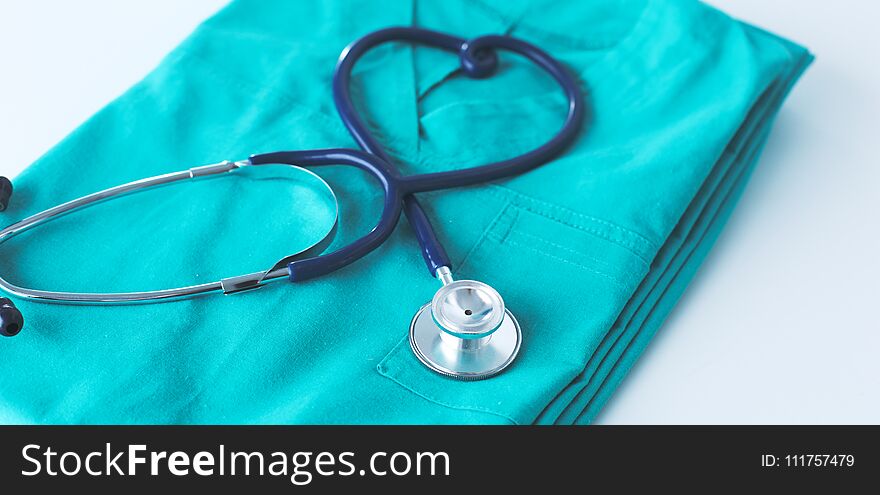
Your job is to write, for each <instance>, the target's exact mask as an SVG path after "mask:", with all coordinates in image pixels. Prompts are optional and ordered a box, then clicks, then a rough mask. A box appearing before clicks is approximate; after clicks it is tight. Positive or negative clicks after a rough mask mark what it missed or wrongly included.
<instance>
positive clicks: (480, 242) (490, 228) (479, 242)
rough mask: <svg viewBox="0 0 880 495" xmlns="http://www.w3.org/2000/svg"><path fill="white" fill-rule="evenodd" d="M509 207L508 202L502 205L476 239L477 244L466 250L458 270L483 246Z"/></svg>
mask: <svg viewBox="0 0 880 495" xmlns="http://www.w3.org/2000/svg"><path fill="white" fill-rule="evenodd" d="M510 206H511V203H510V201H508V202H506V203H504V206H503V207H501V212H499V213H498V214H497V215H495V218H494V219H492V222H491V223H489V226H488V227H486V230H484V231H483V233H482V234H481V235H480V238H479V239H477V242H475V243H474V245H473V246H472V247H471V248H470V250H468V252H467V254H465V255H464V258H462V259H461V262H460V263H459V264H458V268H459V269H461V268H464V267H465V266H466V265H467V262H468V260H469V259H470V257H471V255H472V254H474V252H475V251H476V250H477V249H479V248H480V247H481V246H482V245H483V243H484V242H485V241H486V238H487V237H488V236H489V235H490V233H491V232H492V231H493V230H494V229H495V226H496V225H498V222H499V221H501V219H502V218H504V216H505V215H506V214H507V211H508V210H509V209H510ZM511 228H513V226H511Z"/></svg>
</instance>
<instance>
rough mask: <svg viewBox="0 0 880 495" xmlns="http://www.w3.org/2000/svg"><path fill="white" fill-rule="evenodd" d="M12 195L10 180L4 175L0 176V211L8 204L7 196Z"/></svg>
mask: <svg viewBox="0 0 880 495" xmlns="http://www.w3.org/2000/svg"><path fill="white" fill-rule="evenodd" d="M11 197H12V182H10V181H9V179H7V178H6V177H0V211H3V210H5V209H6V207H7V206H9V198H11Z"/></svg>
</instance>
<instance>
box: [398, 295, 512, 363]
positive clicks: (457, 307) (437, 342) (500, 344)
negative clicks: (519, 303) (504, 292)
mask: <svg viewBox="0 0 880 495" xmlns="http://www.w3.org/2000/svg"><path fill="white" fill-rule="evenodd" d="M409 342H410V346H411V347H412V350H413V353H414V354H415V355H416V357H417V358H418V359H419V361H421V362H422V363H423V364H424V365H425V366H427V367H428V368H430V369H431V370H433V371H435V372H437V373H440V374H442V375H445V376H448V377H451V378H457V379H460V380H481V379H484V378H489V377H492V376H494V375H497V374H498V373H500V372H501V371H503V370H504V369H505V368H507V367H508V366H509V365H510V364H511V363H512V362H513V360H514V358H516V355H517V354H518V353H519V348H520V345H521V343H522V331H521V330H520V326H519V322H517V321H516V318H514V316H513V314H512V313H511V312H510V310H508V309H507V308H506V307H505V306H504V301H503V299H501V296H500V295H499V294H498V292H497V291H495V289H493V288H492V287H490V286H489V285H487V284H484V283H482V282H477V281H475V280H459V281H455V282H451V281H449V282H448V283H446V284H445V285H444V286H443V287H441V288H440V290H439V291H437V294H436V295H435V296H434V298H433V300H432V301H431V302H430V303H428V304H425V305H424V306H422V307H421V308H420V309H419V311H418V312H417V313H416V315H415V317H413V320H412V323H411V324H410V329H409Z"/></svg>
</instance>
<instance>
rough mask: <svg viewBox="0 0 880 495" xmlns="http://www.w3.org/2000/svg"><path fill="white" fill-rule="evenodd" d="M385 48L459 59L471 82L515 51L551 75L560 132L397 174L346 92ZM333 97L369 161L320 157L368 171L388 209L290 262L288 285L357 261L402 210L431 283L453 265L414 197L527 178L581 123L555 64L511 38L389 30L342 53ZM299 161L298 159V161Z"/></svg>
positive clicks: (292, 157)
mask: <svg viewBox="0 0 880 495" xmlns="http://www.w3.org/2000/svg"><path fill="white" fill-rule="evenodd" d="M390 41H409V42H417V43H419V44H424V45H428V46H433V47H436V48H440V49H444V50H447V51H452V52H456V53H458V55H459V59H460V61H461V70H462V71H463V72H464V73H465V74H466V75H468V76H469V77H474V78H483V77H487V76H489V75H491V74H492V72H494V71H495V69H496V68H497V65H498V59H497V55H496V54H495V52H494V50H495V49H499V48H500V49H504V50H508V51H512V52H515V53H517V54H519V55H522V56H524V57H526V58H527V59H529V60H530V61H532V62H533V63H535V64H536V65H537V66H539V67H540V68H542V69H544V70H545V71H546V72H547V73H549V74H550V75H551V76H552V77H553V78H554V79H555V80H556V82H557V83H558V84H559V85H560V86H561V87H562V89H563V91H564V93H565V95H566V97H567V98H568V112H567V115H566V118H565V121H564V123H563V125H562V128H561V130H560V131H558V132H557V134H556V135H555V136H553V138H551V139H550V140H549V141H548V142H546V143H544V144H543V145H541V146H539V147H538V148H536V149H534V150H532V151H529V152H527V153H525V154H523V155H520V156H517V157H515V158H510V159H507V160H502V161H498V162H494V163H490V164H486V165H480V166H475V167H471V168H466V169H461V170H453V171H447V172H434V173H427V174H417V175H407V176H404V175H401V174H400V173H399V172H398V171H397V169H396V168H395V167H394V165H393V160H392V159H391V157H390V156H389V155H388V154H387V153H386V152H385V151H384V149H383V148H382V146H381V145H380V144H379V142H378V141H377V140H376V138H375V137H374V136H373V135H372V134H371V133H370V131H369V129H368V128H367V126H366V124H365V123H364V121H363V120H362V119H361V118H360V117H359V115H358V112H357V110H356V109H355V105H354V102H353V100H352V98H351V94H350V89H349V87H350V82H351V73H352V69H353V68H354V65H355V63H356V62H357V60H358V59H359V58H360V57H361V56H362V55H363V54H364V53H366V52H367V51H369V50H370V49H371V48H373V47H375V46H376V45H379V44H382V43H386V42H390ZM333 97H334V101H335V103H336V107H337V110H338V111H339V115H340V117H341V118H342V121H343V123H344V124H345V126H346V128H347V129H348V130H349V133H350V134H351V135H352V137H353V138H354V139H355V141H356V142H357V143H358V145H359V146H360V147H361V148H362V149H363V150H364V152H365V153H366V154H357V153H354V152H353V150H345V149H335V150H324V152H326V153H328V154H331V155H334V156H335V157H336V160H337V162H336V163H337V164H338V163H339V162H340V161H344V160H347V163H348V164H351V165H355V166H358V167H359V168H362V169H364V170H367V171H369V172H371V173H372V174H373V175H374V176H375V177H376V178H378V179H379V181H380V182H381V184H382V186H383V188H384V191H385V210H384V211H383V213H382V217H381V218H380V221H379V223H378V224H377V225H376V226H375V227H374V228H373V229H372V230H371V231H370V232H369V233H368V234H367V235H365V236H364V237H362V238H360V239H358V240H356V241H354V242H353V243H352V244H350V245H348V246H345V247H343V248H341V249H339V250H337V251H334V252H332V253H328V254H323V255H321V256H318V257H315V258H311V259H303V260H298V261H294V262H291V263H290V265H289V267H288V269H289V272H290V279H291V281H294V282H296V281H303V280H307V279H309V278H314V277H317V276H321V275H325V274H327V273H330V272H332V271H335V270H338V269H339V268H342V267H343V266H345V265H347V264H349V263H352V262H354V261H356V260H358V259H360V258H362V257H363V256H365V255H366V254H368V253H369V252H370V251H372V250H373V249H375V248H376V247H378V246H379V245H380V244H382V242H383V241H384V240H385V239H387V238H388V236H390V235H391V232H392V231H393V229H394V227H395V226H396V224H397V222H398V219H399V216H400V214H401V211H403V212H405V214H406V216H407V218H408V219H409V222H410V225H411V226H412V228H413V230H414V232H415V234H416V237H417V239H418V241H419V245H420V247H421V250H422V256H423V258H424V260H425V263H426V265H427V267H428V270H429V272H430V273H431V276H436V273H437V270H438V269H439V268H441V267H444V266H450V264H451V262H450V261H449V256H448V255H447V254H446V251H445V250H444V249H443V246H442V244H441V243H440V241H439V239H438V238H437V235H436V232H435V230H434V228H433V226H432V225H431V222H430V220H429V219H428V216H427V215H426V214H425V211H424V209H423V208H422V206H421V205H420V204H419V202H418V200H417V199H416V197H415V196H414V194H415V193H420V192H428V191H436V190H440V189H449V188H455V187H464V186H470V185H475V184H479V183H483V182H487V181H493V180H498V179H502V178H505V177H510V176H513V175H518V174H521V173H523V172H526V171H529V170H531V169H533V168H535V167H537V166H539V165H541V164H543V163H546V162H547V161H549V160H551V159H553V158H554V157H556V156H558V155H559V154H560V153H562V152H563V151H564V150H565V149H566V148H567V147H568V146H569V145H571V143H572V142H573V141H574V140H575V139H576V138H577V135H578V131H579V129H580V126H581V124H582V122H583V119H584V97H583V95H582V92H581V90H580V87H579V85H578V83H577V81H576V80H575V78H574V77H573V76H572V75H571V74H570V73H569V71H567V70H566V69H565V68H564V67H563V66H562V65H561V64H560V63H559V62H557V61H556V60H555V59H553V57H551V56H550V55H548V54H547V53H546V52H544V51H543V50H541V49H540V48H538V47H536V46H534V45H532V44H530V43H527V42H525V41H522V40H519V39H516V38H513V37H510V36H497V35H490V36H482V37H478V38H474V39H472V40H469V41H468V40H465V39H464V38H459V37H456V36H451V35H447V34H444V33H439V32H436V31H431V30H428V29H422V28H415V27H393V28H387V29H382V30H379V31H375V32H373V33H370V34H368V35H366V36H364V37H362V38H360V39H359V40H357V41H355V42H354V43H352V44H351V45H349V46H348V47H347V48H345V50H343V52H342V55H341V56H340V58H339V62H338V63H337V66H336V70H335V72H334V77H333ZM301 153H302V152H295V151H294V152H275V153H268V154H262V155H254V156H252V157H251V161H252V162H254V163H266V162H269V161H276V162H277V163H286V164H295V165H301V166H310V165H311V163H307V162H304V161H302V158H301V157H302V155H301ZM298 157H300V159H299V161H298V160H297V158H298ZM312 158H313V157H312ZM310 160H311V158H310ZM321 164H324V163H321Z"/></svg>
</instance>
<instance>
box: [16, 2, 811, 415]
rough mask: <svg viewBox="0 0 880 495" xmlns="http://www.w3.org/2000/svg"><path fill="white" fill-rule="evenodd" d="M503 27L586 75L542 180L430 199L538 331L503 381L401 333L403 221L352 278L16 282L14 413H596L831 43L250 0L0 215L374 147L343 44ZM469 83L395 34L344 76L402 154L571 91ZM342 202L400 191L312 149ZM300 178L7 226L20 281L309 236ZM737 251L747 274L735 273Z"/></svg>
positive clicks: (229, 265)
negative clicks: (19, 229) (578, 109)
mask: <svg viewBox="0 0 880 495" xmlns="http://www.w3.org/2000/svg"><path fill="white" fill-rule="evenodd" d="M397 25H416V26H421V27H425V28H430V29H436V30H440V31H444V32H449V33H453V34H456V35H459V36H462V37H474V36H478V35H482V34H497V33H509V34H512V35H514V36H517V37H520V38H523V39H525V40H527V41H529V42H531V43H534V44H536V45H538V46H540V47H541V48H543V49H544V50H546V51H547V52H549V53H550V54H552V55H553V56H555V57H556V58H558V59H559V60H560V61H562V62H563V63H564V64H565V65H566V66H567V67H568V68H570V69H571V70H572V71H573V72H574V73H575V74H576V76H577V78H578V79H579V80H580V81H581V84H582V87H583V90H584V92H585V95H586V97H587V104H588V107H589V109H588V114H589V115H588V118H587V122H586V123H585V126H584V129H583V131H582V132H581V135H580V137H579V138H578V140H577V142H576V143H575V145H574V146H572V147H571V148H570V149H569V150H568V151H567V152H566V153H565V154H564V155H563V156H561V157H559V158H558V159H556V160H554V161H553V162H551V163H548V164H546V165H544V166H542V167H540V168H538V169H536V170H534V171H532V172H529V173H527V174H524V175H521V176H518V177H515V178H511V179H507V180H502V181H498V182H495V183H491V184H485V185H481V186H476V187H469V188H462V189H456V190H450V191H440V192H434V193H426V194H421V195H420V199H421V201H422V204H423V205H424V206H425V207H426V209H427V212H428V214H429V215H430V216H431V218H432V219H433V221H434V224H435V227H436V228H437V230H438V235H439V236H440V237H441V239H442V240H443V241H444V242H445V245H446V248H447V250H448V251H449V254H450V256H451V257H452V260H453V266H452V270H453V273H454V274H455V276H456V277H457V278H474V279H477V280H482V281H485V282H487V283H489V284H490V285H492V286H494V287H495V288H496V289H497V290H498V291H499V292H500V293H501V294H502V296H503V297H504V299H505V301H506V303H507V306H508V307H509V308H510V309H511V310H512V311H513V313H514V314H515V315H516V316H517V318H518V319H519V322H520V324H521V325H522V329H523V337H524V341H523V347H522V350H521V353H520V356H519V357H518V359H517V360H516V362H515V363H514V364H513V365H512V366H511V367H510V368H509V369H508V370H507V371H505V372H504V373H503V374H501V375H499V376H497V377H495V378H492V379H489V380H485V381H480V382H459V381H455V380H452V379H449V378H444V377H442V376H440V375H437V374H435V373H433V372H431V371H429V370H428V369H427V368H425V367H424V366H423V365H422V364H420V363H419V362H418V361H417V359H416V358H415V357H414V356H413V354H412V352H411V351H410V349H409V345H408V340H407V330H408V327H409V323H410V320H411V318H412V315H413V314H414V313H415V311H416V310H417V309H418V308H419V307H420V306H421V305H422V304H424V303H425V302H427V301H428V300H430V298H431V297H432V295H433V294H434V292H435V291H436V289H437V288H438V282H437V281H436V280H434V279H432V278H431V277H430V276H428V274H427V273H426V270H425V267H424V265H423V263H422V260H421V256H420V254H419V248H418V245H417V243H416V240H415V237H414V235H413V233H412V231H411V229H410V228H409V226H408V225H407V224H406V222H405V221H403V222H401V224H400V225H399V226H398V228H397V229H396V231H395V233H394V235H393V236H392V237H391V239H389V240H388V242H386V243H385V244H384V245H383V246H382V247H380V248H379V249H377V250H376V251H375V252H373V253H372V254H370V255H369V256H367V257H366V258H365V259H363V260H361V261H359V262H357V263H355V264H353V265H351V266H349V267H347V268H345V269H343V270H340V271H338V272H336V273H333V274H331V275H330V276H326V277H323V278H320V279H318V280H310V281H307V282H303V283H299V284H289V283H283V282H282V283H281V284H280V285H274V286H270V287H266V288H263V289H260V290H257V291H252V292H247V293H242V294H237V295H234V296H227V297H224V296H219V295H211V296H205V297H199V298H196V299H190V300H184V301H177V302H169V303H162V304H151V305H130V306H111V307H107V306H102V307H90V306H72V305H48V304H40V303H33V302H29V301H16V303H17V304H18V305H19V307H20V308H21V310H22V311H23V313H24V314H25V318H26V328H25V330H24V331H23V332H22V333H21V334H20V335H19V336H17V337H15V338H10V339H2V340H0V366H2V368H3V372H2V373H0V422H3V423H500V424H511V423H514V424H529V423H542V424H550V423H564V424H570V423H589V422H590V421H591V420H593V419H594V418H595V417H596V414H597V413H598V412H599V411H600V410H601V408H602V406H603V405H604V404H605V403H606V402H607V401H608V399H609V398H610V397H611V394H612V393H613V392H614V390H615V388H616V387H617V386H618V384H619V383H620V382H621V380H622V379H623V378H624V377H625V376H626V373H627V371H628V370H629V369H630V367H631V366H632V365H633V363H634V362H635V360H636V359H637V358H638V356H639V355H640V354H641V352H642V351H643V350H644V349H645V346H646V345H648V343H649V342H650V340H651V338H652V336H653V335H654V334H655V333H656V332H657V330H658V328H659V327H660V325H661V324H662V322H663V320H664V318H665V317H666V316H667V315H668V314H669V312H670V310H671V309H672V307H673V306H674V305H675V302H676V300H677V299H678V298H679V296H680V295H681V294H682V292H683V291H684V289H685V287H686V286H687V283H688V281H689V280H690V279H691V278H692V277H693V275H694V272H695V270H696V269H697V267H698V266H699V264H700V262H701V261H702V260H703V258H704V257H705V256H706V253H707V252H708V250H709V249H710V247H711V245H712V243H713V241H714V240H715V239H716V237H717V236H718V234H719V232H720V230H721V228H722V226H723V225H724V222H725V220H726V219H727V217H728V216H729V215H730V213H731V210H732V208H733V206H734V204H735V202H736V200H737V198H738V196H739V195H740V193H741V192H742V190H743V187H744V186H745V183H746V181H747V179H748V177H749V173H750V171H751V170H752V168H753V166H754V165H755V162H756V160H757V158H758V155H759V153H760V151H761V148H762V146H763V144H764V142H765V139H766V137H767V133H768V130H769V128H770V124H771V122H772V120H773V117H774V115H775V114H776V113H777V110H778V109H779V107H780V105H781V103H782V100H783V98H784V97H785V95H786V94H787V92H788V91H789V90H790V88H791V87H792V85H793V84H794V83H795V81H796V80H797V78H798V77H799V75H800V74H801V72H802V71H803V70H804V69H805V67H806V66H807V65H808V63H809V62H810V60H811V56H810V55H809V54H808V52H807V51H806V50H805V49H803V48H801V47H799V46H797V45H795V44H793V43H791V42H788V41H786V40H783V39H781V38H779V37H777V36H774V35H772V34H769V33H767V32H765V31H762V30H760V29H757V28H754V27H752V26H749V25H747V24H744V23H742V22H738V21H736V20H733V19H731V18H730V17H728V16H726V15H724V14H723V13H721V12H719V11H717V10H715V9H713V8H711V7H708V6H706V5H703V4H701V3H697V2H692V1H659V0H622V1H594V2H578V1H574V0H571V1H567V2H560V1H559V0H553V1H544V2H540V1H539V2H532V1H528V2H527V1H511V0H476V1H475V0H467V1H465V0H451V1H443V2H433V1H410V0H399V1H392V2H387V1H381V2H380V1H379V0H324V1H321V2H288V1H283V0H259V1H258V0H236V1H234V2H232V3H231V4H230V5H229V6H228V7H226V8H225V9H223V10H222V11H220V12H219V13H218V14H217V15H215V16H214V17H212V18H210V19H208V20H207V21H206V22H205V23H204V24H202V25H201V26H200V27H199V28H198V29H197V30H196V31H195V32H194V33H193V34H192V35H191V36H190V37H189V38H188V39H187V40H186V41H184V42H183V43H182V44H181V45H180V46H179V47H178V48H177V49H175V50H174V51H173V52H172V53H171V54H169V55H168V56H167V58H166V59H165V60H164V61H163V62H162V63H161V65H160V66H159V67H158V68H156V69H155V70H154V71H153V72H152V73H151V74H150V75H149V76H147V77H146V78H145V79H144V80H143V81H141V82H140V83H138V84H137V85H135V86H134V87H133V88H131V90H129V91H128V92H127V93H125V94H124V95H123V96H121V97H120V98H118V99H117V100H115V101H113V102H112V103H110V104H109V105H108V106H107V107H106V108H104V109H103V110H101V111H100V112H99V113H98V114H96V115H95V116H94V117H93V118H91V119H90V120H89V121H88V122H86V123H85V124H83V125H82V126H81V127H80V128H78V129H77V130H76V131H74V132H73V133H72V134H71V135H70V136H69V137H68V138H66V139H65V140H64V141H62V142H61V143H60V144H58V145H57V146H56V147H55V148H53V149H52V150H51V151H49V152H48V153H47V154H46V155H45V156H44V157H42V158H41V159H40V160H38V161H37V162H36V163H34V164H33V165H32V166H31V167H29V168H28V169H27V170H26V171H25V172H24V173H22V174H21V175H20V176H19V177H18V178H17V179H16V180H15V186H16V195H15V196H14V197H13V200H12V203H11V205H10V207H9V209H8V210H7V211H6V212H5V213H3V214H0V220H2V223H3V224H4V225H6V224H10V223H12V222H13V221H15V220H18V219H20V218H22V217H24V216H25V215H29V214H32V213H35V212H38V211H41V210H43V209H46V208H48V207H51V206H54V205H57V204H59V203H61V202H63V201H67V200H70V199H74V198H77V197H79V196H81V195H84V194H88V193H92V192H95V191H98V190H100V189H104V188H107V187H111V186H115V185H118V184H121V183H124V182H128V181H132V180H136V179H140V178H143V177H147V176H152V175H156V174H161V173H166V172H172V171H177V170H182V169H185V168H189V167H192V166H197V165H202V164H207V163H214V162H217V161H221V160H223V159H241V158H245V157H247V156H248V155H250V154H252V153H259V152H267V151H275V150H295V149H311V148H324V147H343V146H344V147H352V148H354V147H356V145H355V143H354V141H353V140H352V138H351V137H350V136H349V135H348V133H347V131H346V129H345V128H344V127H343V125H342V123H341V121H340V120H339V118H338V117H337V115H336V111H335V108H334V105H333V101H332V93H331V88H330V85H331V78H332V73H333V68H334V65H335V62H336V60H337V58H338V56H339V54H340V52H341V51H342V49H343V48H344V47H345V46H346V45H347V44H349V43H351V42H352V41H354V40H355V39H356V38H357V37H359V36H362V35H364V34H366V33H368V32H371V31H373V30H376V29H380V28H385V27H389V26H397ZM500 55H501V65H500V69H499V71H498V73H497V74H495V75H494V76H492V77H490V78H488V79H485V80H470V79H468V78H466V77H464V76H462V75H461V74H459V72H458V70H457V69H458V61H457V58H456V57H455V56H454V55H453V54H450V53H446V52H441V51H436V50H433V49H430V48H425V47H413V46H411V45H408V44H405V43H397V44H390V45H384V46H382V47H379V48H377V49H375V50H373V51H372V52H370V53H369V54H368V55H367V56H365V57H364V58H363V59H362V60H361V61H360V62H359V63H358V64H357V66H356V68H355V73H354V78H353V95H354V97H355V99H356V103H357V104H358V106H359V108H360V109H361V111H362V112H363V114H364V115H365V116H366V119H367V120H368V122H369V124H370V126H371V128H372V129H373V132H375V133H376V134H377V135H378V136H379V137H380V139H381V142H382V143H384V145H385V146H386V147H387V149H388V150H389V152H390V154H391V155H392V156H393V158H394V159H395V161H396V164H397V165H398V167H399V168H400V169H401V170H402V171H403V172H404V173H422V172H430V171H439V170H451V169H457V168H462V167H467V166H474V165H479V164H483V163H487V162H490V161H496V160H499V159H503V158H506V157H512V156H515V155H518V154H521V153H523V152H526V151H528V150H530V149H533V148H534V147H536V146H538V145H540V144H541V143H543V142H544V141H545V140H546V139H548V138H549V137H550V136H551V135H552V134H553V133H555V131H556V130H557V129H559V127H560V126H561V123H562V119H563V118H564V115H565V101H564V98H563V96H562V95H561V93H560V91H559V89H558V87H557V85H556V83H555V82H554V81H552V80H551V79H550V78H549V77H547V76H546V75H545V74H543V73H542V72H541V71H540V69H538V68H536V67H533V66H532V65H530V64H529V63H528V62H527V61H525V60H523V59H521V58H519V57H517V56H514V55H512V54H509V53H503V52H502V53H501V54H500ZM319 173H320V174H321V175H322V176H324V177H325V178H326V179H327V180H328V181H329V182H330V183H331V184H332V185H333V187H334V188H335V189H336V191H337V194H338V195H339V199H340V202H341V211H340V215H341V217H340V231H339V234H338V238H337V240H336V241H335V243H334V245H333V246H332V247H331V249H333V248H334V247H339V246H341V245H343V244H344V243H348V242H350V241H351V240H352V239H355V238H356V237H359V236H360V235H363V234H364V233H365V232H366V231H367V230H368V229H370V228H371V227H372V225H373V224H374V223H375V221H376V219H377V215H378V214H379V211H380V206H381V205H380V198H381V190H380V189H379V188H378V187H377V186H376V184H374V183H373V182H372V179H371V178H369V177H367V176H365V175H364V174H361V173H359V172H357V171H353V170H351V169H346V168H343V167H330V168H326V169H321V170H319ZM313 186H314V184H310V183H309V182H308V181H307V180H306V179H305V178H304V177H303V176H302V175H292V176H291V175H290V174H287V173H286V172H283V171H280V170H276V171H274V172H272V173H269V174H268V175H263V174H255V175H251V174H231V175H229V176H227V177H223V178H220V179H212V180H207V181H202V182H195V183H191V184H185V185H178V186H169V187H164V188H161V189H157V190H153V191H150V192H146V193H142V194H136V195H132V196H128V197H125V198H124V199H120V200H116V201H112V202H109V203H104V204H101V205H99V206H96V207H94V208H90V209H87V210H84V211H82V212H79V213H75V214H71V215H68V216H66V217H64V218H62V219H59V220H57V221H54V222H52V223H50V224H47V225H45V226H42V227H39V228H37V229H35V230H33V231H30V232H28V233H26V234H24V235H21V236H20V237H17V238H15V239H12V240H11V241H10V242H8V243H7V244H5V245H3V246H0V269H2V271H3V273H4V274H6V276H7V277H8V278H9V279H10V280H12V281H13V282H16V283H19V284H21V285H25V286H34V287H39V288H42V289H49V290H73V291H117V290H147V289H160V288H165V287H171V286H174V285H183V284H191V283H198V282H205V281H213V280H217V279H219V278H222V277H227V276H232V275H237V274H240V273H246V272H253V271H257V270H260V269H265V268H268V267H269V266H271V265H272V264H273V263H274V262H275V261H277V260H278V259H280V258H282V257H284V256H285V255H287V254H290V253H291V252H294V251H297V250H298V249H300V248H302V247H303V246H305V245H307V244H309V243H310V242H312V241H314V240H315V239H314V237H315V236H316V235H317V234H318V232H319V231H320V230H321V229H322V228H324V227H325V226H326V222H328V221H329V220H330V217H331V211H330V210H329V207H328V205H327V204H326V202H325V201H323V200H322V199H321V197H320V194H318V193H317V192H316V189H315V188H314V187H313ZM743 269H747V267H743Z"/></svg>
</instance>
